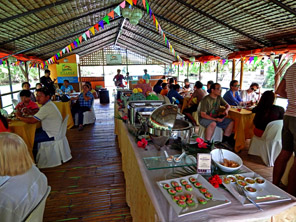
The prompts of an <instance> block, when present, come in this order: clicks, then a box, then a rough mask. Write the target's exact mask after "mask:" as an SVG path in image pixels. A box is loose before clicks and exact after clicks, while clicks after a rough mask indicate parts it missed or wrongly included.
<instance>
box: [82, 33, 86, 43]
mask: <svg viewBox="0 0 296 222" xmlns="http://www.w3.org/2000/svg"><path fill="white" fill-rule="evenodd" d="M82 37H83V38H84V40H85V41H86V40H87V37H86V34H85V33H83V34H82Z"/></svg>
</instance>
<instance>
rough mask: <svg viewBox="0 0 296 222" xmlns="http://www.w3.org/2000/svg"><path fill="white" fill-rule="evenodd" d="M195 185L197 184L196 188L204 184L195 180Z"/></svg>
mask: <svg viewBox="0 0 296 222" xmlns="http://www.w3.org/2000/svg"><path fill="white" fill-rule="evenodd" d="M193 186H195V187H196V188H200V187H201V186H202V184H201V183H199V182H195V183H194V184H193Z"/></svg>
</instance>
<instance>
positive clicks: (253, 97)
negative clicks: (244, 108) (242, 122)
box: [240, 82, 260, 104]
mask: <svg viewBox="0 0 296 222" xmlns="http://www.w3.org/2000/svg"><path fill="white" fill-rule="evenodd" d="M258 89H259V98H260V87H259V85H258V83H255V82H253V83H252V84H251V85H250V88H249V89H247V90H241V91H240V97H241V99H242V101H243V102H245V103H247V104H252V103H253V102H257V101H258V100H259V98H257V94H256V91H257V90H258Z"/></svg>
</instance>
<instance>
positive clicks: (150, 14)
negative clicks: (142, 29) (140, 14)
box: [149, 8, 152, 18]
mask: <svg viewBox="0 0 296 222" xmlns="http://www.w3.org/2000/svg"><path fill="white" fill-rule="evenodd" d="M149 16H150V18H151V16H152V10H151V8H149Z"/></svg>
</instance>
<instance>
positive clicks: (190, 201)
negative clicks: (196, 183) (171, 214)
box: [186, 199, 195, 206]
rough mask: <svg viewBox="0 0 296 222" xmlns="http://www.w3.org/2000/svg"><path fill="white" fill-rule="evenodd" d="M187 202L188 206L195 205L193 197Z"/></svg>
mask: <svg viewBox="0 0 296 222" xmlns="http://www.w3.org/2000/svg"><path fill="white" fill-rule="evenodd" d="M186 203H187V205H188V206H194V205H195V202H194V201H193V200H192V199H188V200H187V201H186Z"/></svg>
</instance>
